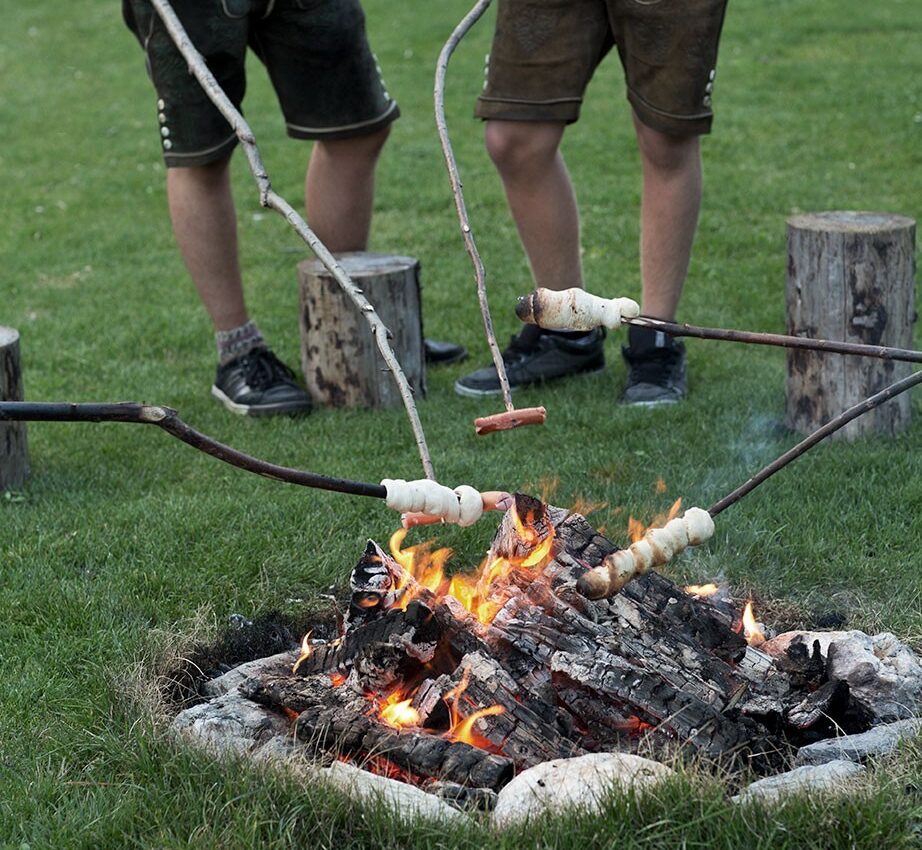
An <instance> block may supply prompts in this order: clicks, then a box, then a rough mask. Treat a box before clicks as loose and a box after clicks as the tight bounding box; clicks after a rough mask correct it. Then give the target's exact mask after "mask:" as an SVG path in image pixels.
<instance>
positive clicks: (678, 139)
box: [634, 116, 701, 321]
mask: <svg viewBox="0 0 922 850" xmlns="http://www.w3.org/2000/svg"><path fill="white" fill-rule="evenodd" d="M634 126H635V128H636V130H637V143H638V147H639V148H640V162H641V167H642V171H643V200H642V203H641V211H640V273H641V280H642V282H643V300H642V304H641V312H642V313H643V314H644V315H645V316H653V317H655V318H658V319H665V320H668V321H672V320H673V319H674V318H675V314H676V308H677V307H678V304H679V298H680V297H681V295H682V287H683V285H684V283H685V276H686V274H687V273H688V264H689V261H690V259H691V251H692V242H693V241H694V238H695V230H696V228H697V226H698V211H699V209H700V207H701V150H700V145H699V142H698V137H697V136H668V135H666V134H665V133H660V132H658V131H656V130H653V129H651V128H650V127H648V126H646V125H645V124H642V123H641V122H640V121H639V120H638V119H637V117H636V116H634Z"/></svg>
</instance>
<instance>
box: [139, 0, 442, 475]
mask: <svg viewBox="0 0 922 850" xmlns="http://www.w3.org/2000/svg"><path fill="white" fill-rule="evenodd" d="M151 3H152V5H153V6H154V8H155V9H156V10H157V14H158V15H160V17H161V18H162V20H163V23H164V26H166V29H167V32H169V34H170V37H171V38H172V39H173V41H174V43H175V44H176V48H177V49H178V50H179V52H180V53H181V54H182V56H183V58H184V59H185V60H186V62H188V63H189V70H190V71H191V73H192V75H193V76H194V77H195V79H196V80H197V81H198V83H199V85H201V87H202V89H204V91H205V94H206V95H207V96H208V98H209V99H210V100H211V102H212V103H213V104H214V105H215V107H217V109H218V110H219V111H220V112H221V114H222V115H223V116H224V117H225V118H226V119H227V122H228V123H229V124H230V125H231V127H232V128H233V130H234V132H235V133H236V135H237V138H238V139H239V140H240V143H241V144H242V145H243V149H244V151H245V152H246V156H247V161H248V162H249V165H250V171H251V172H252V173H253V177H254V178H255V180H256V185H257V187H258V189H259V203H260V205H261V206H263V207H269V208H271V209H274V210H276V211H277V212H279V213H281V215H282V216H283V217H284V218H285V220H286V221H287V222H288V223H289V224H290V225H291V226H292V227H293V228H294V230H295V232H296V233H297V234H298V235H299V236H300V237H301V238H302V239H303V240H304V241H305V242H306V243H307V245H308V246H309V247H310V249H311V250H312V251H313V252H314V254H316V256H317V258H318V259H319V260H320V262H322V263H323V265H324V266H325V267H326V268H327V269H328V270H329V272H330V274H331V275H332V276H333V278H334V279H335V280H336V282H337V283H338V284H339V285H340V286H341V287H342V288H343V290H344V291H345V292H346V294H347V295H348V296H349V298H350V300H351V301H352V303H353V304H355V306H356V307H357V308H358V309H359V310H360V311H361V313H362V315H363V316H364V317H365V320H366V321H367V322H368V324H369V326H370V327H371V332H372V335H373V336H374V339H375V343H376V344H377V346H378V350H379V351H380V352H381V356H382V357H383V358H384V362H385V363H386V364H387V367H388V369H389V370H390V372H391V374H392V375H393V376H394V380H395V381H396V382H397V387H398V389H399V390H400V396H401V398H402V399H403V405H404V407H405V408H406V411H407V416H408V417H409V419H410V426H411V428H412V429H413V435H414V437H415V439H416V447H417V449H418V451H419V456H420V460H421V461H422V464H423V471H424V472H425V475H426V477H427V478H430V479H435V471H434V469H433V466H432V460H431V458H430V456H429V448H428V446H427V445H426V435H425V433H424V432H423V426H422V423H421V422H420V419H419V413H418V412H417V410H416V403H415V402H414V400H413V389H412V388H411V387H410V384H409V382H408V381H407V379H406V376H405V375H404V374H403V370H402V369H401V368H400V363H399V362H398V360H397V357H396V355H395V354H394V350H393V349H392V348H391V345H390V341H389V338H390V336H391V332H390V331H389V330H388V329H387V327H386V326H385V324H384V322H383V321H382V320H381V317H380V316H379V315H378V314H377V312H375V308H374V306H373V305H372V304H371V303H370V302H369V301H368V299H366V298H365V296H364V295H363V294H362V291H361V289H359V288H358V287H357V286H356V285H355V283H354V282H353V280H352V279H351V278H350V277H349V275H348V274H347V273H346V271H345V270H344V269H343V267H342V266H341V265H340V264H339V263H338V262H337V261H336V258H335V257H334V256H333V254H331V253H330V251H329V250H328V249H327V247H326V245H324V244H323V242H321V241H320V239H318V238H317V236H316V234H315V233H314V232H313V231H312V230H311V229H310V227H308V225H307V222H305V221H304V219H303V218H302V217H301V216H300V215H299V214H298V213H297V212H296V211H295V210H294V208H292V207H291V205H290V204H289V203H288V202H287V201H286V200H285V199H284V198H282V197H281V196H280V195H278V194H276V192H274V191H273V189H272V187H271V184H270V182H269V175H268V174H267V173H266V168H265V166H264V165H263V162H262V157H261V155H260V153H259V148H258V147H257V146H256V137H255V136H254V134H253V131H252V130H251V129H250V126H249V125H248V124H247V122H246V121H245V120H244V118H243V115H241V114H240V112H239V111H238V110H237V109H236V108H235V107H234V105H233V104H232V103H231V101H230V99H229V98H228V97H227V95H226V94H225V93H224V90H223V89H222V88H221V86H220V85H219V84H218V81H217V80H216V79H215V78H214V75H213V74H212V73H211V71H209V70H208V66H207V65H206V64H205V60H204V59H203V58H202V55H201V54H200V53H199V52H198V50H197V49H196V48H195V45H193V44H192V41H191V40H190V39H189V36H188V34H187V33H186V31H185V29H184V28H183V25H182V24H181V23H180V21H179V18H178V17H177V16H176V13H175V12H174V11H173V8H172V6H170V4H169V3H168V2H167V0H151Z"/></svg>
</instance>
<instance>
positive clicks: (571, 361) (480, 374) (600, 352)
mask: <svg viewBox="0 0 922 850" xmlns="http://www.w3.org/2000/svg"><path fill="white" fill-rule="evenodd" d="M604 343H605V329H604V328H596V329H595V330H594V331H589V333H586V334H583V335H582V336H567V335H564V334H560V333H550V332H548V331H543V330H541V328H539V327H536V326H535V325H525V327H523V328H522V330H521V331H519V333H517V334H516V335H515V336H513V337H512V339H511V340H510V341H509V346H508V348H506V350H505V351H503V363H504V364H505V365H506V377H507V378H508V379H509V386H510V388H512V389H516V388H517V387H527V386H529V385H531V384H538V383H541V382H543V381H551V380H555V379H557V378H565V377H567V376H568V375H576V374H579V373H581V372H598V371H599V370H601V369H604V368H605V345H604ZM455 392H456V393H457V394H458V395H463V396H474V397H477V396H483V395H499V393H500V392H502V390H501V389H500V386H499V377H498V376H497V374H496V367H494V366H485V367H484V368H483V369H478V370H477V371H476V372H471V373H470V374H469V375H465V376H464V377H463V378H459V379H458V380H457V381H455Z"/></svg>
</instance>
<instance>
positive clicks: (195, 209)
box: [166, 158, 248, 331]
mask: <svg viewBox="0 0 922 850" xmlns="http://www.w3.org/2000/svg"><path fill="white" fill-rule="evenodd" d="M229 164H230V158H227V159H224V160H221V161H220V162H215V163H211V164H209V165H203V166H196V167H193V168H170V169H167V177H166V185H167V197H168V199H169V206H170V220H171V221H172V223H173V233H174V234H175V235H176V241H177V243H178V244H179V250H180V253H181V254H182V258H183V260H184V261H185V263H186V268H187V269H188V270H189V274H190V276H191V277H192V282H193V283H194V284H195V288H196V290H197V291H198V294H199V297H200V298H201V299H202V303H203V304H204V305H205V309H206V310H207V311H208V315H209V316H211V320H212V322H213V323H214V326H215V330H218V331H223V330H230V329H231V328H236V327H239V326H240V325H242V324H245V323H246V321H247V318H248V317H247V311H246V306H245V304H244V300H243V282H242V280H241V276H240V263H239V260H238V256H237V217H236V213H235V211H234V200H233V197H232V195H231V186H230V169H229V167H228V166H229Z"/></svg>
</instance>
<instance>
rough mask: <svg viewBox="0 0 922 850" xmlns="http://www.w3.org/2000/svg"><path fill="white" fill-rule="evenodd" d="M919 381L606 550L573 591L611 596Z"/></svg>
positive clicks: (900, 384)
mask: <svg viewBox="0 0 922 850" xmlns="http://www.w3.org/2000/svg"><path fill="white" fill-rule="evenodd" d="M920 383H922V371H919V372H916V373H914V374H912V375H909V376H908V377H906V378H903V379H902V380H900V381H896V382H895V383H893V384H891V385H890V386H888V387H885V388H884V389H883V390H881V391H880V392H879V393H875V394H874V395H872V396H870V397H869V398H866V399H865V400H864V401H862V402H859V403H858V404H856V405H854V406H852V407H850V408H848V410H846V411H845V412H844V413H840V414H839V415H838V416H836V417H835V418H834V419H831V420H830V421H829V422H827V423H826V424H825V425H823V426H822V427H820V428H817V429H816V431H814V432H813V433H812V434H810V435H809V436H808V437H807V438H806V439H804V440H801V442H799V443H798V444H797V445H796V446H794V447H793V448H791V449H789V450H788V451H786V452H785V453H784V454H782V455H781V456H780V457H778V458H777V459H776V460H774V461H772V462H771V463H770V464H768V466H766V467H764V468H763V469H761V470H760V471H759V472H757V473H756V474H755V475H753V476H752V478H750V479H749V480H748V481H747V482H746V483H745V484H743V485H741V486H740V487H737V488H736V489H735V490H734V491H733V492H731V493H729V494H728V495H726V496H724V498H722V499H720V500H719V501H717V502H715V503H714V504H713V505H711V507H709V508H708V509H707V511H703V510H702V509H701V508H689V509H688V510H687V511H685V514H684V516H682V517H677V518H676V519H672V520H670V521H669V522H668V523H666V525H665V526H664V527H663V528H650V529H647V531H646V533H645V534H644V536H643V538H642V539H641V540H638V541H636V542H635V543H632V544H631V545H630V547H628V548H627V549H619V550H617V551H616V552H612V553H611V554H610V555H608V556H607V557H606V558H605V560H604V561H603V562H602V564H601V565H599V566H598V567H594V568H593V569H591V570H589V571H587V572H586V573H584V574H583V575H582V576H580V578H579V580H578V581H577V584H576V587H577V590H579V592H580V593H582V594H583V595H584V596H587V597H589V598H590V599H601V598H602V597H603V596H613V595H614V594H616V593H618V592H619V591H620V590H621V588H622V587H624V585H626V584H627V583H628V582H629V581H631V580H632V579H634V578H636V577H637V576H639V575H643V574H644V573H646V572H647V571H648V570H649V569H650V568H651V567H654V566H661V565H662V564H665V563H667V562H668V561H669V560H670V559H671V558H673V557H674V556H675V555H677V554H678V553H679V552H681V551H683V550H684V549H685V548H686V547H687V546H689V545H692V546H696V545H699V544H701V543H704V542H705V541H706V540H708V539H709V538H710V537H711V536H712V534H713V532H714V524H713V519H714V517H716V516H717V515H718V514H720V513H721V512H722V511H724V510H726V509H727V508H729V507H730V505H733V504H735V503H736V502H738V501H739V500H740V499H742V498H743V496H745V495H746V494H747V493H751V492H752V491H753V490H754V489H755V488H756V487H758V486H759V484H761V483H762V482H763V481H766V480H767V479H769V478H771V476H772V475H774V474H775V473H776V472H778V471H779V470H781V469H783V468H784V467H785V466H787V465H788V464H789V463H790V462H791V461H793V460H796V459H797V458H799V457H800V456H801V455H803V454H804V453H805V452H807V451H808V450H809V449H811V448H812V447H813V446H815V445H816V444H817V443H819V442H820V441H821V440H823V439H825V438H826V437H828V436H829V435H830V434H833V433H835V432H836V431H838V430H839V429H840V428H843V427H844V426H845V425H847V424H848V423H849V422H851V421H852V420H853V419H856V418H857V417H859V416H861V415H862V414H863V413H867V412H868V411H869V410H873V409H874V408H875V407H878V406H879V405H881V404H883V403H884V402H885V401H889V400H890V399H892V398H893V397H894V396H898V395H899V394H900V393H903V392H906V391H907V390H909V389H912V387H914V386H916V384H920Z"/></svg>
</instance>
